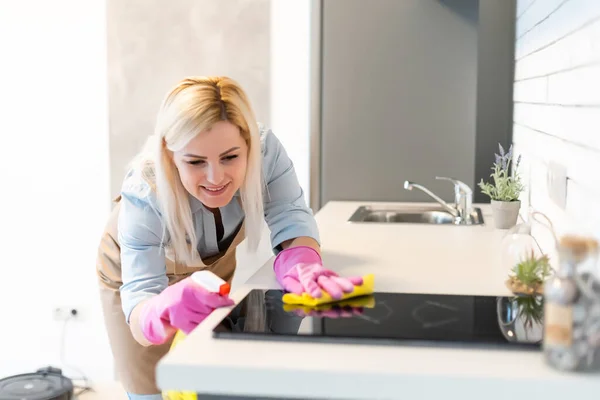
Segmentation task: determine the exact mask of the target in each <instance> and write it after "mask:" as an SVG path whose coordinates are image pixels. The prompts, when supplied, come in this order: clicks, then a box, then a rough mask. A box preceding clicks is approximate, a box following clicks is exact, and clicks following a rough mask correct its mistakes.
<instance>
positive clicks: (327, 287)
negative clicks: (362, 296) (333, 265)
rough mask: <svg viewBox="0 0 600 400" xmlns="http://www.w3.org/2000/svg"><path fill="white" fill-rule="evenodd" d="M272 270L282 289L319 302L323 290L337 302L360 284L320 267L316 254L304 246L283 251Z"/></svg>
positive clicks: (358, 278)
mask: <svg viewBox="0 0 600 400" xmlns="http://www.w3.org/2000/svg"><path fill="white" fill-rule="evenodd" d="M273 269H274V270H275V276H276V278H277V280H278V282H279V284H280V285H281V286H282V287H283V289H285V290H286V291H288V292H292V293H295V294H298V295H301V294H302V293H308V294H310V295H311V296H312V297H314V298H320V297H321V296H322V291H323V290H324V291H326V292H327V293H328V294H329V295H330V296H331V297H332V298H334V299H340V298H341V297H342V295H343V294H344V293H350V292H352V290H354V286H355V285H361V284H362V281H363V280H362V277H360V276H356V277H349V278H342V277H340V276H339V275H338V274H337V273H335V272H334V271H332V270H329V269H327V268H325V267H323V262H322V260H321V256H320V255H319V253H318V252H317V251H316V250H315V249H313V248H312V247H308V246H297V247H290V248H287V249H285V250H283V251H282V252H280V253H279V254H278V255H277V257H276V258H275V262H274V265H273Z"/></svg>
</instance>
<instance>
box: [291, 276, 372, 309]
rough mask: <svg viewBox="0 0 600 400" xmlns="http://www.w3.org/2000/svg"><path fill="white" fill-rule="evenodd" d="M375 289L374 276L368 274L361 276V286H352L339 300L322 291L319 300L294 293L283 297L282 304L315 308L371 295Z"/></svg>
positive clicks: (307, 295) (304, 294) (308, 295)
mask: <svg viewBox="0 0 600 400" xmlns="http://www.w3.org/2000/svg"><path fill="white" fill-rule="evenodd" d="M374 288H375V276H374V275H373V274H368V275H365V276H363V283H362V285H357V286H354V290H353V291H352V292H350V293H344V294H343V295H342V298H341V299H337V300H336V299H334V298H333V297H331V296H330V295H329V293H326V292H325V291H323V294H322V296H321V297H319V298H314V297H312V296H311V295H310V294H308V293H302V295H297V294H295V293H286V294H284V295H283V299H282V300H283V302H284V303H285V304H301V305H303V306H309V307H315V306H318V305H321V304H327V303H333V302H338V301H344V300H347V299H351V298H353V297H358V296H365V295H369V294H372V293H373V291H374Z"/></svg>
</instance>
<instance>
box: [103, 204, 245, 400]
mask: <svg viewBox="0 0 600 400" xmlns="http://www.w3.org/2000/svg"><path fill="white" fill-rule="evenodd" d="M119 206H120V203H117V205H116V206H115V207H114V209H113V210H112V212H111V214H110V218H109V220H108V224H107V226H106V229H105V231H104V234H103V235H102V239H101V242H100V246H99V249H98V259H97V263H96V272H97V276H98V279H99V284H100V300H101V303H102V308H103V312H104V321H105V325H106V330H107V332H108V338H109V342H110V346H111V350H112V354H113V357H114V360H115V369H116V372H117V378H118V379H119V381H120V382H121V383H122V385H123V387H124V389H125V390H126V391H127V392H129V393H135V394H157V393H160V389H159V388H158V387H157V386H156V371H155V370H156V364H157V363H158V361H159V360H160V359H161V358H162V357H163V356H164V355H165V354H166V353H167V352H168V351H169V347H170V346H171V342H172V340H169V341H168V342H167V343H164V344H162V345H160V346H149V347H144V346H142V345H140V344H139V343H138V342H136V341H135V339H134V338H133V336H132V334H131V331H130V329H129V326H128V325H127V323H126V322H125V315H124V313H123V310H122V308H121V296H120V294H119V286H121V284H122V279H121V262H120V248H119V244H118V243H117V237H118V236H117V219H118V214H119V208H120V207H119ZM234 235H235V237H234V239H233V241H232V243H231V245H230V246H229V247H228V248H227V250H225V251H223V252H221V253H219V254H217V255H215V256H213V257H210V258H207V259H205V260H202V261H203V262H199V263H197V265H190V266H188V265H183V264H180V263H178V262H176V261H174V259H173V257H171V256H170V255H171V253H170V252H169V251H166V252H165V254H166V267H167V276H168V278H169V285H172V284H173V283H176V282H179V281H180V280H182V279H183V278H185V277H187V276H189V275H191V274H192V273H193V272H195V271H200V270H203V269H208V270H210V271H212V272H214V273H215V274H217V275H218V276H220V277H221V278H222V279H224V280H226V281H228V282H229V283H231V280H232V279H233V275H234V273H235V268H236V259H235V249H236V247H237V246H238V245H239V244H240V243H241V242H242V241H243V240H244V237H245V226H244V223H242V224H241V225H240V226H239V227H238V230H237V233H234Z"/></svg>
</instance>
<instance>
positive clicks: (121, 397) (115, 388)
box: [75, 382, 127, 400]
mask: <svg viewBox="0 0 600 400" xmlns="http://www.w3.org/2000/svg"><path fill="white" fill-rule="evenodd" d="M107 399H110V400H127V394H126V393H125V391H124V390H123V388H122V387H121V385H120V384H119V383H118V382H102V383H94V391H93V392H86V393H83V394H82V395H81V396H79V397H77V398H76V399H75V400H107Z"/></svg>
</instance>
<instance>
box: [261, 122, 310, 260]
mask: <svg viewBox="0 0 600 400" xmlns="http://www.w3.org/2000/svg"><path fill="white" fill-rule="evenodd" d="M263 141H264V143H263V172H264V176H265V180H266V183H267V191H266V193H265V198H264V209H265V220H266V222H267V225H268V226H269V228H270V230H271V246H272V248H273V251H274V252H275V253H278V252H279V251H281V250H282V249H281V247H280V245H281V243H282V242H284V241H286V240H289V239H295V238H297V237H300V236H308V237H310V238H313V239H315V240H316V241H317V242H318V243H319V244H320V237H319V230H318V228H317V223H316V221H315V219H314V216H313V212H312V210H311V209H310V207H308V206H307V205H306V201H305V199H304V191H303V190H302V187H301V186H300V183H299V182H298V178H297V176H296V171H295V169H294V165H293V163H292V160H291V159H290V158H289V157H288V155H287V152H286V151H285V149H284V147H283V145H282V144H281V142H280V141H279V139H278V138H277V137H276V136H275V134H273V132H271V131H270V130H266V131H265V132H263Z"/></svg>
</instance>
